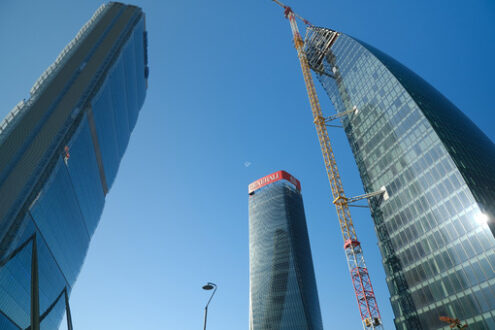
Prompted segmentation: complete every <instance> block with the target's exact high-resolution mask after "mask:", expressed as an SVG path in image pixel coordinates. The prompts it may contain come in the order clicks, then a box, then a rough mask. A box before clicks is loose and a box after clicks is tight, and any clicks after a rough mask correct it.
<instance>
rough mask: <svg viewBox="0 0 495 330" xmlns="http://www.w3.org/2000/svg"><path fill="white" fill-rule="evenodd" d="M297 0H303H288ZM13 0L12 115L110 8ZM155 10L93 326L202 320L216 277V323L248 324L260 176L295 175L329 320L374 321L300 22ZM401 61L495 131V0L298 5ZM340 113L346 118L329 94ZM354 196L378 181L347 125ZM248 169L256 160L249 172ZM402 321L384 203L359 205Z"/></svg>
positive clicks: (80, 323) (79, 313)
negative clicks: (383, 239) (376, 214)
mask: <svg viewBox="0 0 495 330" xmlns="http://www.w3.org/2000/svg"><path fill="white" fill-rule="evenodd" d="M287 1H288V0H287ZM99 4H100V3H99V2H98V1H89V0H87V1H78V2H76V1H62V0H59V1H55V0H53V1H52V0H50V1H43V2H41V1H34V0H31V1H27V0H3V1H2V2H1V4H0V41H1V45H2V52H1V53H0V73H1V76H0V91H1V97H0V117H2V118H3V117H4V116H5V115H6V114H7V113H8V111H10V109H11V108H13V107H14V106H15V105H16V104H17V102H19V101H20V100H21V99H22V98H26V97H27V96H28V94H29V89H30V88H31V86H32V85H33V83H34V82H35V81H36V79H37V78H38V76H39V75H40V74H41V73H42V72H43V71H44V69H45V68H46V67H48V66H49V65H50V64H51V63H52V61H53V60H54V59H55V58H56V56H57V55H58V53H59V52H60V50H62V48H63V47H64V46H65V45H66V44H67V43H68V42H69V41H70V40H71V39H72V38H73V37H74V35H75V34H76V33H77V31H78V30H79V28H80V27H81V26H82V25H83V24H84V23H85V22H86V21H87V20H88V19H89V18H90V17H91V15H92V14H93V12H94V10H96V9H97V8H98V6H99ZM135 4H137V5H139V6H141V7H142V8H143V9H144V11H145V13H146V19H147V22H146V24H147V29H148V32H149V61H150V79H149V89H148V94H147V99H146V101H145V104H144V107H143V109H142V112H141V114H140V118H139V120H138V123H137V126H136V128H135V130H134V132H133V135H132V136H131V141H130V144H129V147H128V149H127V152H126V154H125V156H124V158H123V160H122V164H121V166H120V170H119V174H118V176H117V179H116V182H115V184H114V186H113V188H112V190H111V191H110V194H109V195H108V197H107V204H106V206H105V210H104V212H103V216H102V219H101V222H100V225H99V228H98V229H97V231H96V233H95V235H94V236H93V240H92V242H91V246H90V249H89V252H88V255H87V258H86V262H85V265H84V267H83V269H82V272H81V273H80V276H79V279H78V281H77V283H76V285H75V287H74V289H73V292H72V297H71V308H72V313H73V321H74V325H75V326H76V327H77V328H78V329H148V328H154V329H177V330H182V329H185V330H187V329H198V328H201V326H202V322H203V308H204V304H205V303H206V301H207V300H208V294H207V293H206V292H204V291H202V290H201V286H202V285H203V284H204V283H205V282H207V281H212V282H215V283H217V284H218V287H219V288H218V291H217V294H216V296H215V297H214V299H213V300H212V303H211V305H210V310H209V317H208V325H209V329H214V330H221V329H225V330H232V329H247V328H248V304H249V246H248V212H247V201H248V195H247V185H248V184H249V183H250V182H252V181H254V180H255V179H258V178H260V177H262V176H264V175H266V174H268V173H271V172H274V171H276V170H279V169H285V170H287V171H289V172H290V173H292V174H293V175H294V176H295V177H297V178H298V179H299V180H300V181H301V183H302V193H303V198H304V202H305V209H306V216H307V221H308V228H309V235H310V240H311V246H312V251H313V260H314V264H315V272H316V277H317V285H318V290H319V296H320V305H321V310H322V316H323V321H324V326H325V328H326V329H360V327H361V325H360V317H359V315H358V310H357V305H356V301H355V297H354V293H353V289H352V284H351V281H350V277H349V274H348V270H347V265H346V261H345V256H344V253H343V249H342V239H341V235H340V232H339V228H338V223H337V217H336V213H335V209H334V208H333V206H332V205H331V203H330V202H331V197H330V187H329V184H328V181H327V178H326V175H325V170H324V166H323V161H322V156H321V153H320V149H319V146H318V141H317V137H316V132H315V129H314V127H313V125H312V117H311V112H310V109H309V104H308V101H307V96H306V94H305V88H304V83H303V80H302V75H301V72H300V67H299V63H298V60H297V56H296V52H295V50H294V48H293V46H292V42H291V35H290V28H289V25H288V22H287V21H286V20H285V19H284V17H283V15H282V10H281V9H280V8H279V7H277V6H276V5H275V4H273V3H271V1H269V0H256V1H244V2H238V1H226V0H218V1H198V0H191V1H158V0H156V1H151V0H150V1H135ZM287 4H289V5H291V6H293V8H294V9H295V10H296V11H297V12H298V13H299V14H301V15H302V16H303V17H305V18H307V19H308V20H310V21H311V22H312V23H313V24H315V25H319V26H326V27H330V28H334V29H337V30H339V31H342V32H344V33H347V34H350V35H352V36H354V37H356V38H358V39H360V40H363V41H365V42H367V43H369V44H371V45H373V46H375V47H377V48H379V49H381V50H382V51H384V52H386V53H388V54H389V55H391V56H392V57H394V58H396V59H397V60H399V61H400V62H402V63H403V64H405V65H406V66H408V67H409V68H411V69H412V70H413V71H415V72H416V73H418V74H419V75H420V76H422V77H423V78H425V79H426V80H427V81H428V82H430V83H431V84H432V85H433V86H435V87H436V88H437V89H438V90H439V91H440V92H441V93H443V94H444V95H445V96H447V97H448V98H449V99H450V100H451V101H453V102H454V103H455V104H456V105H457V106H458V107H459V108H460V109H461V110H462V111H463V112H464V113H466V114H467V116H468V117H469V118H471V119H472V120H473V121H474V122H475V123H476V124H477V125H478V126H479V127H480V128H481V129H482V130H483V131H484V132H485V133H486V134H487V135H488V136H489V137H490V138H491V139H492V140H494V139H495V130H494V129H493V127H494V125H495V114H494V110H495V109H494V106H493V102H492V98H493V93H494V83H493V77H495V65H494V64H493V60H494V59H495V34H494V33H493V31H495V4H494V3H493V2H492V1H489V0H485V1H482V0H479V1H470V2H466V1H459V0H435V1H431V0H429V1H428V0H419V1H408V2H405V1H396V0H378V1H358V0H346V1H334V0H333V1H328V0H306V1H300V0H299V1H298V0H292V1H291V2H290V3H287ZM318 91H319V92H320V99H321V103H322V106H323V108H324V111H325V112H326V113H328V114H331V113H333V107H332V106H331V104H330V103H329V101H328V99H327V98H326V96H325V94H324V93H322V90H321V88H318ZM330 134H331V139H332V141H333V144H334V148H335V153H336V157H337V162H338V165H339V167H340V169H341V175H342V178H343V182H344V186H345V189H346V192H347V195H348V196H354V195H359V194H361V193H362V187H361V183H360V180H359V175H358V172H357V170H356V166H355V163H354V160H353V159H352V155H351V152H350V148H349V146H348V144H347V141H346V139H345V136H344V134H343V132H342V131H339V130H338V129H332V130H331V131H330ZM245 162H249V163H251V165H250V166H248V167H246V166H245V165H244V164H245ZM352 211H353V218H354V221H355V225H356V229H357V232H358V236H359V238H360V240H361V241H362V243H363V247H364V253H365V257H366V260H367V264H368V268H369V270H370V274H371V277H372V281H373V285H374V287H375V291H376V295H377V298H378V303H379V307H380V310H381V313H382V317H383V319H384V321H385V325H386V327H387V328H389V329H390V328H393V314H392V311H391V308H390V305H389V301H388V297H389V294H388V291H387V288H386V284H385V275H384V272H383V268H382V266H381V260H380V255H379V251H378V248H377V245H376V237H375V233H374V230H373V227H372V220H371V217H370V215H369V211H367V210H366V209H353V210H352Z"/></svg>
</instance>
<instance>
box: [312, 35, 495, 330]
mask: <svg viewBox="0 0 495 330" xmlns="http://www.w3.org/2000/svg"><path fill="white" fill-rule="evenodd" d="M305 50H306V53H307V55H308V61H309V62H310V66H311V67H312V69H313V70H314V71H315V73H316V75H317V77H318V79H319V80H320V82H321V83H322V85H323V87H324V89H325V91H326V92H327V93H328V95H329V97H330V99H331V100H332V103H333V104H334V106H335V109H336V111H337V112H338V113H344V112H346V111H347V113H346V114H347V115H346V116H344V117H343V118H344V119H343V125H344V129H345V132H346V134H347V137H348V140H349V143H350V146H351V148H352V151H353V153H354V157H355V159H356V162H357V165H358V168H359V172H360V175H361V179H362V182H363V185H364V189H365V191H366V192H367V193H371V192H375V191H378V190H380V187H382V186H385V187H386V189H387V192H388V194H389V199H387V200H383V199H381V200H379V199H372V200H370V206H371V213H372V216H373V219H374V222H375V229H376V234H377V236H378V240H379V246H380V250H381V253H382V256H383V264H384V266H385V271H386V274H387V278H386V280H387V284H388V287H389V291H390V295H391V298H390V299H391V303H392V307H393V311H394V314H395V325H396V327H397V329H438V328H442V327H445V326H447V324H446V323H442V322H441V321H440V320H439V317H440V316H448V317H452V318H459V319H460V320H462V321H463V322H467V323H468V325H469V329H495V238H494V233H495V175H494V173H495V146H494V144H493V142H492V141H490V139H489V138H488V137H487V136H486V135H485V134H483V133H482V132H481V131H480V130H479V129H478V128H477V127H476V126H475V125H474V124H473V123H472V122H471V121H470V120H469V119H468V118H467V117H466V116H465V115H464V114H462V113H461V111H460V110H459V109H458V108H457V107H456V106H455V105H453V104H452V103H451V102H450V101H449V100H447V99H446V98H445V97H444V96H442V95H441V94H440V93H439V92H438V91H437V90H435V89H434V88H433V87H432V86H431V85H429V84H428V83H427V82H425V81H424V80H423V79H421V78H420V77H419V76H417V75H416V74H414V73H413V72H412V71H410V70H409V69H407V68H406V67H404V66H403V65H401V64H400V63H398V62H397V61H395V60H394V59H392V58H390V57H389V56H387V55H386V54H384V53H382V52H381V51H379V50H377V49H375V48H373V47H371V46H369V45H367V44H365V43H363V42H361V41H358V40H356V39H354V38H352V37H349V36H347V35H345V34H342V33H338V32H335V31H332V30H329V29H325V28H310V29H309V30H308V35H307V37H306V48H305ZM354 107H356V108H355V109H357V111H356V110H352V109H353V108H354Z"/></svg>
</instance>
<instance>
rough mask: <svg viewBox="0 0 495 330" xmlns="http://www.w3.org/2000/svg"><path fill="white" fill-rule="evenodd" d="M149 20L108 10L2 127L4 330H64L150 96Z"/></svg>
mask: <svg viewBox="0 0 495 330" xmlns="http://www.w3.org/2000/svg"><path fill="white" fill-rule="evenodd" d="M147 76H148V68H147V60H146V32H145V23H144V13H143V12H142V10H141V9H140V8H138V7H135V6H126V5H124V4H121V3H108V4H105V5H102V6H101V7H100V8H99V9H98V10H97V11H96V13H95V14H94V15H93V17H92V18H91V19H90V20H89V21H88V23H87V24H86V25H84V26H83V28H82V29H81V30H80V31H79V33H78V34H77V35H76V37H75V38H74V39H73V40H72V41H71V42H70V43H69V44H68V45H67V46H66V47H65V48H64V50H63V51H62V53H60V55H59V56H58V57H57V59H56V60H55V62H54V63H53V64H52V65H51V66H50V67H49V68H48V69H47V70H46V71H45V72H44V73H43V74H42V75H41V77H40V79H39V80H38V81H37V82H36V83H35V85H34V86H33V88H32V89H31V94H30V97H29V99H27V100H24V101H22V102H20V103H19V104H18V105H17V106H16V107H15V108H14V109H13V110H12V111H11V112H10V113H9V114H8V115H7V118H5V120H4V121H2V123H0V329H9V330H10V329H28V328H29V329H31V330H38V329H40V328H41V329H58V327H59V324H60V321H61V319H62V315H63V313H64V312H65V313H66V315H67V320H68V323H69V324H68V328H69V329H71V328H72V327H71V325H70V309H69V306H68V296H69V293H70V291H71V288H72V286H73V285H74V282H75V281H76V278H77V276H78V274H79V271H80V270H81V267H82V264H83V261H84V258H85V256H86V252H87V249H88V246H89V242H90V239H91V236H92V235H93V233H94V231H95V229H96V227H97V225H98V222H99V219H100V215H101V212H102V210H103V206H104V203H105V196H106V194H107V193H108V191H109V189H110V187H111V186H112V183H113V182H114V180H115V177H116V175H117V170H118V167H119V164H120V160H121V158H122V156H123V154H124V152H125V150H126V148H127V144H128V143H129V138H130V135H131V132H132V130H133V129H134V127H135V125H136V121H137V118H138V114H139V111H140V108H141V107H142V105H143V102H144V98H145V95H146V88H147Z"/></svg>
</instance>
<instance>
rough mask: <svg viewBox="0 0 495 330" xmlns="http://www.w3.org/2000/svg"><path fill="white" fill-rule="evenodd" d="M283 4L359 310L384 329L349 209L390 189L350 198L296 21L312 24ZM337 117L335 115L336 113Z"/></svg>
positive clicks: (370, 325) (366, 323) (368, 325)
mask: <svg viewBox="0 0 495 330" xmlns="http://www.w3.org/2000/svg"><path fill="white" fill-rule="evenodd" d="M272 1H274V2H275V3H276V4H278V5H279V6H281V7H282V8H284V14H285V17H286V18H287V19H288V20H289V22H290V26H291V29H292V35H293V38H294V47H295V48H296V50H297V56H298V57H299V62H300V63H301V69H302V73H303V77H304V82H305V84H306V90H307V93H308V97H309V103H310V105H311V111H312V112H313V119H314V124H315V127H316V132H317V133H318V140H319V142H320V147H321V152H322V153H323V160H324V161H325V168H326V171H327V175H328V180H329V181H330V186H331V188H332V195H333V204H334V205H335V208H336V209H337V215H338V218H339V223H340V229H341V231H342V237H343V239H344V250H345V253H346V257H347V264H348V266H349V271H350V273H351V279H352V284H353V286H354V292H355V294H356V299H357V303H358V306H359V312H360V314H361V320H362V324H363V328H364V329H383V324H382V320H381V317H380V312H379V310H378V304H377V302H376V298H375V293H374V291H373V287H372V285H371V279H370V277H369V274H368V268H367V267H366V263H365V262H364V256H363V251H362V248H361V243H360V242H359V241H358V239H357V235H356V230H355V229H354V224H353V222H352V218H351V213H350V211H349V202H351V201H355V200H359V199H362V198H369V197H372V196H377V195H381V194H383V193H386V191H385V190H381V191H378V192H376V193H371V194H366V195H362V196H358V197H355V198H352V199H350V198H347V197H346V196H345V194H344V188H343V185H342V180H341V179H340V175H339V170H338V168H337V163H336V161H335V155H334V154H333V150H332V146H331V144H330V139H329V137H328V132H327V124H326V123H327V120H328V118H325V117H324V116H323V112H322V110H321V107H320V102H319V101H318V96H317V94H316V90H315V86H314V83H313V78H312V76H311V71H310V68H309V64H308V59H307V57H306V53H305V52H304V41H303V39H302V38H301V35H300V33H299V29H298V27H297V23H296V17H297V18H299V19H300V20H302V21H303V22H304V23H305V24H306V25H308V26H311V24H310V23H309V22H308V21H307V20H305V19H304V18H302V17H301V16H299V15H297V14H296V13H294V12H293V11H292V9H291V8H290V7H289V6H286V5H284V4H283V3H282V2H280V1H279V0H272ZM337 37H338V33H336V34H335V35H334V36H333V37H332V38H331V40H330V42H329V44H328V46H327V49H329V48H330V47H331V45H332V44H333V43H334V42H335V40H336V39H337ZM349 111H350V112H355V111H356V109H352V110H351V109H350V110H348V111H346V112H349ZM334 117H335V116H334Z"/></svg>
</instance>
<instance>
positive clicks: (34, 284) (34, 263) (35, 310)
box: [0, 233, 73, 330]
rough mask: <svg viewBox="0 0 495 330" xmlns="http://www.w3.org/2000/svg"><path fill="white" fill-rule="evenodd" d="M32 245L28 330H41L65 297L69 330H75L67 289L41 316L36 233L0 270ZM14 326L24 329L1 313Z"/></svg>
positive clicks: (4, 261)
mask: <svg viewBox="0 0 495 330" xmlns="http://www.w3.org/2000/svg"><path fill="white" fill-rule="evenodd" d="M29 243H31V286H30V306H31V311H30V326H29V327H27V328H26V330H40V328H41V322H42V321H43V320H44V319H45V317H47V316H48V315H49V314H50V312H51V311H52V310H53V308H54V307H55V305H56V304H57V303H58V301H59V300H60V298H61V297H62V296H64V298H65V313H66V319H67V329H68V330H73V327H72V317H71V312H70V305H69V295H68V293H67V287H64V288H63V289H62V291H60V294H59V295H58V296H57V298H55V300H54V301H53V302H52V304H51V305H50V306H48V308H47V309H46V310H45V312H44V313H43V314H41V315H40V301H39V300H40V288H39V271H38V248H37V246H38V244H37V242H36V233H33V234H32V235H31V236H30V237H29V238H28V239H26V240H25V241H24V243H22V244H21V245H19V247H17V248H16V249H15V250H13V251H12V252H11V253H10V254H9V255H7V256H6V257H4V259H3V260H0V269H1V268H2V267H4V266H5V265H7V264H8V262H9V261H10V260H12V259H13V258H14V257H15V256H17V254H19V252H21V251H22V250H24V248H25V247H26V246H27V245H28V244H29ZM0 313H2V314H3V316H5V317H6V318H7V319H8V320H9V321H10V322H11V323H12V324H13V325H14V326H16V327H17V328H19V329H22V327H20V326H19V325H18V324H16V323H15V322H14V321H13V320H12V319H11V318H9V317H8V315H6V314H4V313H3V312H1V311H0Z"/></svg>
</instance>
